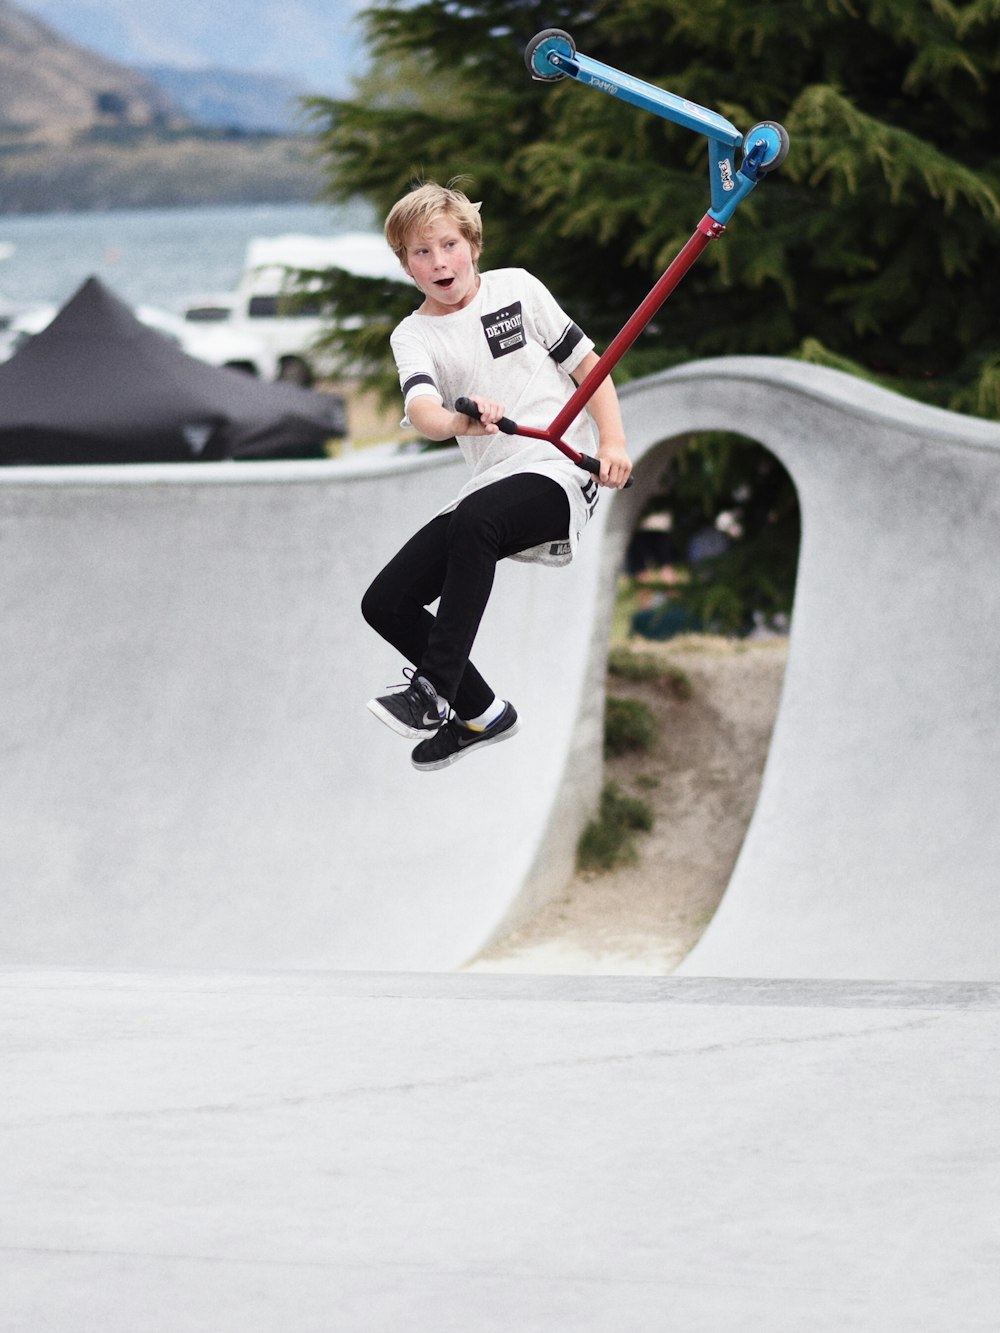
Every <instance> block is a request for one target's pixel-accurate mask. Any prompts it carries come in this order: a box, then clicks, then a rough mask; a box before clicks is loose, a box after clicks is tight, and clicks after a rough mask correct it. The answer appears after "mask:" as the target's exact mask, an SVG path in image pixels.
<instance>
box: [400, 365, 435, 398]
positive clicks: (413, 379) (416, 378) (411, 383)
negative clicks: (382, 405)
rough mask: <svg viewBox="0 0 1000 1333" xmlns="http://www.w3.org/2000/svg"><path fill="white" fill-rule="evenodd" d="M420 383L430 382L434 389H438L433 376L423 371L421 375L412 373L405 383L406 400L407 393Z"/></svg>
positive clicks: (404, 394)
mask: <svg viewBox="0 0 1000 1333" xmlns="http://www.w3.org/2000/svg"><path fill="white" fill-rule="evenodd" d="M418 384H429V385H430V386H431V388H432V389H434V390H437V385H436V384H435V383H434V380H433V379H432V378H431V376H430V375H426V374H424V373H423V372H421V373H420V374H419V375H411V376H410V378H409V379H408V380H406V382H405V383H404V384H403V399H404V401H405V399H406V395H407V394H408V393H409V392H410V390H411V389H415V388H416V387H417V385H418Z"/></svg>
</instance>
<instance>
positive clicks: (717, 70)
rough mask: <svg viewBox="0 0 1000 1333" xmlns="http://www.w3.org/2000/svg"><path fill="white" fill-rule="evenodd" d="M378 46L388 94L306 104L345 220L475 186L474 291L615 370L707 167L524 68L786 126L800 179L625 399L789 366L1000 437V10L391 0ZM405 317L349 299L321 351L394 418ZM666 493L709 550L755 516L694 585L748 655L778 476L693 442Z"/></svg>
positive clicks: (374, 42)
mask: <svg viewBox="0 0 1000 1333" xmlns="http://www.w3.org/2000/svg"><path fill="white" fill-rule="evenodd" d="M362 21H363V23H364V25H365V30H366V32H367V37H368V42H369V46H370V49H371V52H372V55H373V65H372V72H371V73H370V74H369V75H368V76H366V77H365V78H364V79H363V80H361V81H360V82H359V83H358V85H357V88H356V93H355V95H354V96H353V97H352V98H350V99H346V100H343V101H337V102H335V101H329V100H325V99H319V98H314V99H311V100H310V101H309V103H308V111H309V115H310V117H311V123H312V125H313V128H314V129H315V131H316V135H317V146H318V150H319V155H320V161H321V163H322V165H323V167H324V170H325V172H326V178H327V193H328V194H329V197H330V198H331V199H334V200H337V201H344V200H347V199H350V198H352V197H355V196H357V195H361V196H363V197H364V198H366V199H367V200H368V201H369V202H371V203H372V204H373V205H374V207H375V209H376V210H377V211H378V212H379V214H380V215H384V213H385V212H386V211H387V210H388V209H389V207H390V206H391V205H392V204H393V203H394V202H395V200H396V199H397V198H398V197H400V196H401V195H402V194H404V193H405V192H406V191H407V189H408V188H409V187H410V185H411V184H412V183H413V182H414V181H416V180H418V179H436V180H440V181H447V180H449V179H451V178H454V177H459V176H460V177H464V178H465V181H466V185H465V188H467V189H468V191H469V192H470V193H471V194H472V195H473V197H476V198H481V199H482V200H483V201H484V203H483V217H484V224H485V230H486V247H485V251H484V258H483V262H484V265H486V266H489V267H498V266H502V265H521V266H524V267H526V268H528V269H530V270H532V271H533V272H535V273H537V275H538V276H539V277H540V278H542V279H543V281H545V282H546V284H547V285H548V286H549V287H550V289H551V290H552V291H553V292H554V293H555V295H556V296H557V298H558V299H559V300H560V301H561V302H562V304H563V305H564V307H565V308H566V309H567V310H568V311H569V312H570V313H571V314H572V315H573V317H574V318H575V319H576V320H577V322H578V323H580V324H581V326H582V327H583V328H584V329H585V330H586V331H587V332H588V333H589V334H590V335H591V337H593V338H594V339H595V341H596V342H597V344H598V347H599V348H600V347H601V346H604V345H606V344H607V342H608V341H609V340H610V339H611V338H612V337H613V336H614V334H615V333H616V332H617V331H618V329H619V328H620V327H621V325H622V324H623V323H624V321H625V319H626V318H627V317H628V315H629V314H631V312H632V311H633V310H634V309H635V307H636V306H637V305H638V303H639V301H640V300H641V299H642V298H643V297H644V296H645V295H646V293H647V292H648V291H649V289H650V288H651V286H652V285H653V283H654V282H655V280H656V278H657V277H658V276H659V274H660V273H661V272H662V270H663V268H664V267H665V266H666V264H667V263H668V262H669V261H670V260H671V259H672V258H673V257H674V256H675V255H676V253H677V252H678V250H679V249H680V247H681V245H682V244H683V243H684V242H685V241H686V240H687V239H688V237H689V236H690V235H691V233H692V232H693V231H694V228H695V226H696V224H697V222H698V220H699V219H700V218H701V217H702V216H703V214H704V212H705V211H706V209H707V207H708V205H709V192H708V181H707V171H706V161H705V141H704V139H702V138H701V137H700V136H698V135H695V134H692V133H690V132H689V131H686V130H683V129H681V128H680V127H678V126H675V125H672V124H670V123H668V122H666V121H664V120H662V119H660V118H659V117H656V116H654V115H652V114H650V113H647V112H643V111H640V110H638V109H637V108H635V107H632V106H629V105H626V104H624V103H623V102H621V101H619V100H618V99H615V98H611V97H606V96H604V95H603V94H600V93H598V92H596V91H594V90H592V89H588V88H585V87H583V86H581V85H580V84H578V83H577V82H576V81H574V80H572V79H566V80H561V81H557V82H554V83H538V82H535V81H532V80H531V79H530V77H529V75H528V72H527V70H526V69H525V67H524V62H523V51H524V47H525V45H526V43H527V42H528V40H529V39H530V38H531V37H532V36H533V35H534V34H535V33H536V32H538V31H540V30H541V29H543V28H547V27H558V28H564V29H566V30H567V31H568V32H570V33H571V34H572V36H573V38H574V40H575V41H576V44H577V47H578V49H579V50H580V51H582V52H584V53H585V54H587V55H590V56H592V57H594V58H596V59H599V60H602V61H604V62H606V63H607V64H609V65H611V66H612V67H614V68H617V69H621V70H625V71H627V72H628V73H630V74H633V75H635V76H637V77H639V78H641V79H644V80H646V81H647V82H650V83H654V84H658V85H660V86H662V87H665V88H668V89H670V90H671V91H673V92H675V93H678V94H681V95H682V96H686V97H689V98H691V99H692V100H693V101H695V102H699V103H701V104H703V105H705V106H708V107H711V108H713V109H715V110H718V111H720V112H721V113H722V114H723V115H725V116H727V117H728V118H729V119H730V120H731V121H732V122H733V123H734V124H735V125H737V126H738V127H739V128H741V129H743V130H747V129H749V128H750V127H751V126H752V125H753V124H754V123H756V122H757V121H759V120H762V119H775V120H778V121H780V122H781V123H782V124H784V125H785V127H786V129H787V130H788V132H789V136H790V141H791V149H790V152H789V155H788V158H787V160H786V161H785V163H784V164H783V166H782V167H781V169H780V170H779V171H777V172H775V173H774V174H773V175H771V176H769V177H767V179H766V180H765V181H764V182H763V183H762V185H761V186H760V188H758V189H757V190H755V192H754V193H753V194H752V195H751V196H750V197H749V198H748V199H747V200H746V201H745V203H744V204H743V205H742V206H741V207H740V209H739V211H738V212H737V213H736V215H735V216H734V218H733V220H732V221H731V223H730V225H729V227H728V229H727V232H726V235H725V236H724V237H722V238H721V239H719V240H717V241H715V242H714V243H713V244H712V245H711V246H709V247H708V249H707V250H706V251H705V254H704V255H703V256H702V258H701V259H700V260H699V262H698V263H697V264H696V265H695V266H694V268H693V269H692V270H691V272H690V273H689V274H688V275H687V276H686V277H685V278H684V281H683V282H682V283H681V284H680V286H679V287H678V288H677V290H676V291H675V292H674V293H673V294H672V296H671V297H670V300H669V301H668V302H667V304H666V305H665V306H664V307H663V310H662V311H661V312H660V313H659V314H658V315H657V317H656V319H655V320H654V321H653V322H652V323H651V325H650V326H649V327H648V328H647V329H646V330H645V331H644V332H643V333H642V334H641V336H640V337H639V339H638V340H637V342H636V343H635V345H634V346H633V348H632V349H631V350H630V351H629V353H628V355H627V356H626V357H625V358H624V360H623V361H622V362H621V364H620V365H619V367H618V369H617V370H616V373H615V378H616V380H617V381H619V382H623V381H624V380H627V379H628V378H631V377H634V376H637V375H644V374H648V373H650V372H653V371H656V370H659V369H663V368H666V367H668V366H672V365H676V364H679V363H681V362H684V361H688V360H690V359H692V358H698V357H708V356H718V355H727V354H733V353H746V354H760V355H773V356H790V357H798V358H802V359H804V360H807V361H810V362H814V363H817V364H822V365H828V366H834V367H836V368H838V369H841V370H844V371H846V372H847V373H850V374H856V375H859V376H862V377H864V378H866V379H870V380H873V381H875V382H877V383H880V384H882V385H885V386H888V387H890V388H893V389H896V390H898V391H899V392H902V393H906V394H910V395H912V396H915V397H918V398H920V399H922V400H924V401H927V402H931V403H934V404H936V405H938V406H941V407H946V408H952V409H956V410H960V411H965V412H970V413H977V414H981V415H985V416H991V417H997V416H1000V321H998V320H997V317H996V311H997V306H998V304H1000V290H998V288H1000V279H998V274H1000V225H998V223H1000V150H998V148H997V139H996V135H995V134H994V133H993V132H992V128H993V127H992V123H991V116H992V112H991V110H990V109H991V108H992V107H995V106H997V105H1000V58H998V55H997V52H998V50H1000V4H998V3H997V0H966V2H965V3H960V2H959V0H927V2H926V3H916V2H915V0H798V2H797V3H796V4H789V3H775V0H739V3H737V0H595V3H593V4H591V5H589V6H585V7H583V8H581V7H579V6H576V5H571V4H569V3H565V2H563V0H556V2H555V3H546V4H544V5H542V4H539V3H535V2H534V0H513V2H512V3H511V2H506V0H505V2H504V3H500V0H463V3H458V2H457V0H405V2H404V0H376V2H375V3H374V4H372V5H371V7H370V8H369V9H367V10H366V11H365V12H364V14H363V16H362ZM362 286H363V284H362ZM414 304H415V298H414V296H413V295H412V294H410V293H408V292H407V291H406V290H405V289H402V288H401V289H399V290H397V291H395V292H393V293H386V292H385V290H384V289H383V288H382V287H381V285H380V284H369V285H368V289H367V291H362V290H361V287H359V286H356V287H355V289H354V292H353V295H351V296H350V297H349V299H348V300H347V301H346V303H345V304H344V305H343V307H342V308H343V309H344V311H345V313H347V314H352V313H357V314H364V315H367V316H369V317H370V318H369V322H368V323H366V324H363V325H361V326H360V327H355V328H354V329H353V330H352V329H351V328H341V329H339V330H337V331H334V332H333V333H332V335H331V337H332V340H333V342H334V343H335V345H336V346H337V347H338V349H340V350H341V351H342V353H343V355H344V357H345V358H346V359H347V360H349V361H351V362H352V363H360V364H361V366H362V367H363V368H364V370H365V371H366V374H367V376H368V379H369V382H370V383H372V384H378V385H380V386H381V388H382V389H383V390H384V391H386V392H388V393H395V392H397V388H396V385H395V377H394V373H393V368H392V363H391V358H390V356H389V351H388V336H389V332H390V331H391V328H392V327H393V325H394V324H395V323H396V322H397V320H398V319H399V318H400V317H401V315H402V314H405V313H406V312H407V311H408V310H409V309H412V308H413V305H414ZM672 484H673V485H674V486H675V487H676V488H678V489H677V490H676V492H675V499H674V501H672V502H671V505H672V509H673V512H674V514H675V517H678V516H679V515H680V516H681V517H680V519H679V523H680V526H683V523H684V522H686V521H691V522H694V521H697V522H699V523H710V522H711V521H713V519H714V517H715V516H716V515H717V514H718V513H719V511H720V510H723V509H726V508H727V507H731V506H732V505H733V503H734V500H733V497H734V495H735V496H737V497H739V496H742V497H743V498H742V499H737V500H736V501H735V503H736V504H738V505H743V506H744V507H746V508H748V511H749V514H748V516H746V515H745V516H744V521H743V534H744V535H743V537H742V538H741V539H740V540H739V541H738V542H736V543H734V544H733V546H732V547H731V548H730V550H729V551H728V552H727V553H726V554H725V556H723V557H719V558H718V560H717V561H715V562H714V563H705V564H703V565H702V566H701V567H700V568H699V569H698V570H697V571H694V570H692V577H691V579H690V582H689V584H688V586H687V588H686V589H685V591H684V594H683V596H684V598H685V600H686V601H687V603H688V604H689V605H690V607H691V608H692V609H693V614H696V615H697V616H698V617H700V618H701V619H702V620H703V621H704V623H706V624H712V625H715V626H717V627H721V628H730V629H732V630H734V631H737V632H738V631H739V630H741V629H745V628H746V625H747V618H748V615H749V614H750V613H751V612H752V611H754V610H759V611H762V612H763V613H764V614H765V615H767V614H774V613H776V612H779V611H783V612H787V610H788V609H789V607H790V603H791V593H792V585H793V581H794V569H795V561H796V556H797V541H798V531H799V517H798V510H797V504H796V500H795V496H794V493H793V492H792V488H791V484H790V482H789V481H788V479H787V476H786V475H785V474H784V473H783V472H781V473H779V474H775V475H768V474H767V472H766V469H765V471H764V473H763V474H762V473H761V472H760V469H759V468H758V462H757V460H756V459H754V458H753V457H752V455H751V454H750V453H749V452H748V451H747V449H746V446H741V449H740V452H739V456H738V457H737V456H736V454H735V453H734V447H731V446H730V445H728V444H726V443H725V442H724V441H722V442H720V441H719V440H718V439H709V438H701V439H699V440H697V441H695V442H694V443H693V444H692V445H691V446H690V447H689V449H688V450H687V451H685V456H683V457H681V458H680V459H679V460H678V463H677V466H676V468H675V470H674V475H673V477H672ZM748 488H749V489H748ZM758 491H759V494H758ZM681 499H683V502H684V504H685V505H687V506H688V509H687V510H684V507H683V505H682V503H681ZM683 513H687V514H688V516H689V517H688V518H687V519H685V518H684V517H683ZM678 536H679V538H681V539H682V538H683V537H684V534H683V533H680V532H679V533H678Z"/></svg>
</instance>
